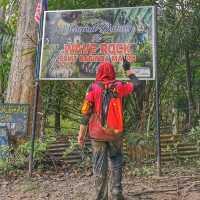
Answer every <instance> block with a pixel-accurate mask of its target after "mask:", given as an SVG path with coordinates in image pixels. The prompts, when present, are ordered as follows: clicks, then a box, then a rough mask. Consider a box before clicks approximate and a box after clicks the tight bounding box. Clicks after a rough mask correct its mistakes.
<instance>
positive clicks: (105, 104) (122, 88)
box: [78, 58, 141, 200]
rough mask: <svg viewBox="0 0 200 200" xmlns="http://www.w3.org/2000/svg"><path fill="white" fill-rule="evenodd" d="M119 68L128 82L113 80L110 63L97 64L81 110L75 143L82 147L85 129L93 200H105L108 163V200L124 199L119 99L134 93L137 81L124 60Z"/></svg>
mask: <svg viewBox="0 0 200 200" xmlns="http://www.w3.org/2000/svg"><path fill="white" fill-rule="evenodd" d="M123 68H124V70H125V72H126V74H127V76H128V77H129V78H130V81H129V82H126V83H123V82H122V81H118V80H116V78H115V70H114V66H113V65H112V64H111V63H100V64H99V66H98V69H97V72H96V80H95V81H94V82H93V83H92V84H91V85H90V86H89V88H88V90H87V93H86V96H85V99H84V102H83V105H82V109H81V113H82V119H81V123H80V130H79V134H78V143H79V145H80V146H81V147H83V145H84V138H85V135H84V133H85V131H86V129H87V127H88V132H89V137H90V139H91V144H92V154H93V156H92V160H93V175H94V179H95V189H96V196H95V200H108V161H109V160H110V167H111V195H112V200H123V199H124V197H123V192H122V167H123V155H122V143H123V134H122V133H123V119H122V118H123V114H122V110H121V106H122V98H123V97H125V96H128V95H129V94H131V93H132V92H133V91H135V89H137V88H138V87H139V85H140V83H141V81H139V80H138V79H137V77H136V76H135V75H134V72H133V71H132V70H130V63H129V62H128V61H127V60H126V59H125V58H124V62H123ZM110 88H112V89H110ZM116 112H117V113H116ZM109 126H110V128H109Z"/></svg>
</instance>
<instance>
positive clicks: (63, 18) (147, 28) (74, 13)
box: [40, 6, 155, 80]
mask: <svg viewBox="0 0 200 200" xmlns="http://www.w3.org/2000/svg"><path fill="white" fill-rule="evenodd" d="M154 48H155V8H154V7H153V6H144V7H135V8H134V7H129V8H107V9H88V10H66V11H45V14H44V28H43V40H42V51H41V61H40V79H41V80H51V79H58V80H59V79H64V80H68V79H69V80H70V79H72V80H87V79H94V78H95V74H96V70H97V66H98V64H99V63H100V62H112V63H113V64H114V66H115V70H116V73H117V78H118V79H125V75H124V73H123V69H122V67H121V64H122V61H123V56H126V58H127V60H128V61H129V62H130V63H131V67H132V69H134V71H135V73H136V76H137V77H139V78H140V79H145V80H151V79H154V71H155V70H154V67H155V66H154V62H155V58H154V57H155V53H154Z"/></svg>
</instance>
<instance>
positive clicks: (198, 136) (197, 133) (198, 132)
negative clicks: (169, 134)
mask: <svg viewBox="0 0 200 200" xmlns="http://www.w3.org/2000/svg"><path fill="white" fill-rule="evenodd" d="M188 137H189V138H190V140H191V141H193V142H195V143H197V144H198V146H200V120H199V124H198V125H197V126H196V127H193V128H192V129H191V131H190V132H189V135H188Z"/></svg>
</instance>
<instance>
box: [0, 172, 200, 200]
mask: <svg viewBox="0 0 200 200" xmlns="http://www.w3.org/2000/svg"><path fill="white" fill-rule="evenodd" d="M123 187H124V195H125V199H126V200H200V173H189V174H187V173H182V174H173V173H172V174H171V175H165V176H162V177H157V176H149V177H138V176H132V175H130V173H124V178H123ZM93 194H94V184H93V177H92V173H91V170H88V171H85V172H84V173H80V172H76V171H73V172H70V173H68V172H57V173H55V172H51V171H49V172H45V173H42V174H38V173H35V174H34V176H33V178H32V179H30V178H29V177H28V176H27V175H26V174H24V175H21V176H16V177H12V178H7V177H1V178H0V200H22V199H23V200H44V199H48V200H86V199H87V200H94V195H93Z"/></svg>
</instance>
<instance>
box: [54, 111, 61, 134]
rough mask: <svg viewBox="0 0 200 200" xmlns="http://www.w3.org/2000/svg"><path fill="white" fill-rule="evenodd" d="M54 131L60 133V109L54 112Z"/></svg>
mask: <svg viewBox="0 0 200 200" xmlns="http://www.w3.org/2000/svg"><path fill="white" fill-rule="evenodd" d="M55 132H56V134H59V133H60V111H56V112H55Z"/></svg>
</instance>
